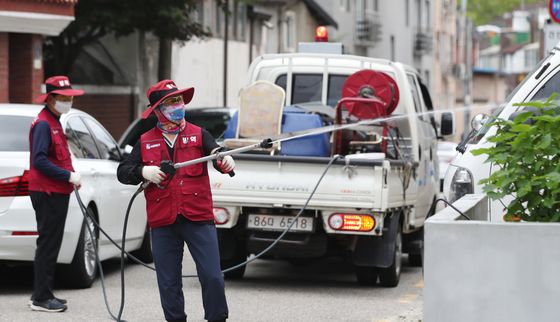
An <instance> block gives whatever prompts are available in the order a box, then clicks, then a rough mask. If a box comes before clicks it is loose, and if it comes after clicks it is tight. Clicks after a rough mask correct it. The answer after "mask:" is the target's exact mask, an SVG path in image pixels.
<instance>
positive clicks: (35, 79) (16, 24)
mask: <svg viewBox="0 0 560 322" xmlns="http://www.w3.org/2000/svg"><path fill="white" fill-rule="evenodd" d="M77 2H78V0H0V103H8V102H9V103H31V102H32V101H33V98H34V97H36V96H38V95H39V94H40V93H41V84H42V82H43V80H44V72H43V51H42V47H43V36H55V35H58V34H60V32H62V30H64V28H66V26H67V25H68V24H69V23H70V22H71V21H72V20H74V5H75V4H76V3H77ZM15 84H17V86H15Z"/></svg>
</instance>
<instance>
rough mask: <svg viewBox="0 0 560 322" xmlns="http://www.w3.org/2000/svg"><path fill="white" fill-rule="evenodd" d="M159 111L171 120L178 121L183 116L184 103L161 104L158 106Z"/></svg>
mask: <svg viewBox="0 0 560 322" xmlns="http://www.w3.org/2000/svg"><path fill="white" fill-rule="evenodd" d="M160 110H161V113H162V114H163V116H165V118H166V119H168V120H169V121H171V122H175V123H179V122H181V121H182V120H183V119H184V118H185V105H183V104H175V105H162V106H161V107H160Z"/></svg>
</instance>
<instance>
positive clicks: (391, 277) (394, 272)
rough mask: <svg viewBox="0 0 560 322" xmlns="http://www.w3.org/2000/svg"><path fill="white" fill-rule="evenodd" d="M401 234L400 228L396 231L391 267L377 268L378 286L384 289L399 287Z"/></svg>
mask: <svg viewBox="0 0 560 322" xmlns="http://www.w3.org/2000/svg"><path fill="white" fill-rule="evenodd" d="M401 257H402V232H401V226H400V225H399V229H398V231H397V236H396V238H395V258H394V259H393V265H391V266H390V267H386V268H379V284H381V286H385V287H395V286H397V285H399V279H400V278H401V266H402V258H401Z"/></svg>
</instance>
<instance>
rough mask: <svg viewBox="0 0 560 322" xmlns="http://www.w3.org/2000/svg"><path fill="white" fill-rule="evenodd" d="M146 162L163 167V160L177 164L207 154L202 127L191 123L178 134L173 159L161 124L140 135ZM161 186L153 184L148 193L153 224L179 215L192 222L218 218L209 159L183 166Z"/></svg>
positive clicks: (147, 190) (158, 223) (149, 213)
mask: <svg viewBox="0 0 560 322" xmlns="http://www.w3.org/2000/svg"><path fill="white" fill-rule="evenodd" d="M140 147H141V151H142V163H143V164H144V165H155V166H159V165H160V163H161V161H163V160H173V162H174V163H179V162H185V161H188V160H193V159H197V158H200V157H203V156H204V151H203V149H202V129H201V128H200V127H198V126H196V125H193V124H190V123H188V122H187V126H186V127H185V129H184V130H183V131H181V132H179V134H178V135H177V139H176V141H175V148H174V151H173V153H174V154H175V155H174V157H173V158H171V157H170V156H169V152H168V150H167V145H166V143H165V141H164V138H163V133H162V132H161V130H160V129H159V128H157V127H155V128H153V129H151V130H150V131H148V132H146V133H144V134H142V136H141V137H140ZM160 186H164V187H165V188H164V189H160V188H158V187H157V186H156V185H155V184H150V185H149V186H148V187H147V188H146V190H144V195H145V196H146V212H147V213H148V224H149V225H150V227H152V228H155V227H160V226H165V225H170V224H172V223H174V222H175V219H176V218H177V215H178V214H181V215H183V216H185V217H186V218H188V219H189V220H192V221H203V220H214V212H213V208H212V193H211V191H210V180H209V178H208V169H207V164H206V163H205V162H203V163H198V164H195V165H191V166H188V167H183V168H181V169H178V170H177V173H175V175H174V176H173V178H172V179H171V180H165V181H163V182H162V183H161V184H160Z"/></svg>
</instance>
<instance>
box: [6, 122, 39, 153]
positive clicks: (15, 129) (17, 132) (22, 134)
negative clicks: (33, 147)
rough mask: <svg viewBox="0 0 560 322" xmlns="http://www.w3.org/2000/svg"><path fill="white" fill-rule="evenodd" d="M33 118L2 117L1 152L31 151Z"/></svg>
mask: <svg viewBox="0 0 560 322" xmlns="http://www.w3.org/2000/svg"><path fill="white" fill-rule="evenodd" d="M33 119H34V118H33V117H28V116H14V115H0V124H2V126H0V151H29V128H30V127H31V122H33Z"/></svg>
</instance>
